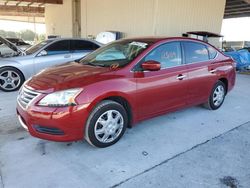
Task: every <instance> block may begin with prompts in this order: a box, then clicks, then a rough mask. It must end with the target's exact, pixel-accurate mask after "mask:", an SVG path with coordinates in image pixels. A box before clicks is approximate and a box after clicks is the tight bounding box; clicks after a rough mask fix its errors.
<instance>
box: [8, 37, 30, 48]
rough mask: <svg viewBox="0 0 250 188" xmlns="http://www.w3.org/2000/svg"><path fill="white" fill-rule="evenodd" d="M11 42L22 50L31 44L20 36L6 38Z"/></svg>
mask: <svg viewBox="0 0 250 188" xmlns="http://www.w3.org/2000/svg"><path fill="white" fill-rule="evenodd" d="M6 39H7V40H8V41H10V42H11V43H13V44H15V45H16V46H18V47H19V48H20V49H22V50H26V49H27V48H29V47H31V44H29V43H27V42H25V41H24V40H23V39H20V38H6Z"/></svg>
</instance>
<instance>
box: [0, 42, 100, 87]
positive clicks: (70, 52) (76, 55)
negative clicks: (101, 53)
mask: <svg viewBox="0 0 250 188" xmlns="http://www.w3.org/2000/svg"><path fill="white" fill-rule="evenodd" d="M0 42H2V43H4V44H6V45H7V46H8V47H9V48H11V49H12V50H13V53H12V54H7V55H3V54H2V55H1V54H0V89H1V90H3V91H16V90H18V89H19V88H20V87H21V85H22V84H23V82H24V81H25V80H26V79H28V78H29V77H31V76H32V75H34V74H36V73H38V72H40V71H41V70H43V69H45V68H47V67H51V66H55V65H59V64H63V63H66V62H70V61H75V60H77V59H80V58H82V57H84V56H86V55H87V54H88V53H90V52H92V51H94V50H96V49H97V48H99V47H100V46H101V44H100V43H98V42H96V41H94V40H87V39H72V38H56V39H49V40H46V41H43V42H41V43H39V44H37V45H34V46H32V47H30V48H28V49H27V50H25V51H23V50H21V49H20V48H18V47H17V46H15V45H14V44H13V43H10V42H9V41H8V40H5V39H4V38H2V37H0Z"/></svg>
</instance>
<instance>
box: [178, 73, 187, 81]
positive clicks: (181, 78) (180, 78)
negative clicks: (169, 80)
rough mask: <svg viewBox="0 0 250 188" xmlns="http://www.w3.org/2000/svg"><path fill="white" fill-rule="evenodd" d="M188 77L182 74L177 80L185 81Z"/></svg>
mask: <svg viewBox="0 0 250 188" xmlns="http://www.w3.org/2000/svg"><path fill="white" fill-rule="evenodd" d="M186 77H187V76H186V75H182V74H179V75H178V76H177V77H176V79H177V80H183V79H184V78H186Z"/></svg>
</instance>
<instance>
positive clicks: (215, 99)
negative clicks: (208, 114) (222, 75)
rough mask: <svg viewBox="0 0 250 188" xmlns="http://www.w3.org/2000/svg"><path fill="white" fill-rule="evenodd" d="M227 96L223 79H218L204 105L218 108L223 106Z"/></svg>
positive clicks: (213, 108)
mask: <svg viewBox="0 0 250 188" xmlns="http://www.w3.org/2000/svg"><path fill="white" fill-rule="evenodd" d="M225 96H226V87H225V84H224V83H223V82H222V81H218V82H217V83H216V84H215V85H214V87H213V90H212V92H211V94H210V96H209V99H208V101H207V103H205V104H204V106H205V107H206V108H208V109H210V110H217V109H218V108H220V107H221V105H222V104H223V102H224V99H225Z"/></svg>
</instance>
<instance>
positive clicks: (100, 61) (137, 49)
mask: <svg viewBox="0 0 250 188" xmlns="http://www.w3.org/2000/svg"><path fill="white" fill-rule="evenodd" d="M149 46H150V45H149V43H146V42H138V41H132V40H125V41H124V40H123V41H118V42H114V43H112V44H109V45H107V46H105V47H102V48H100V49H99V50H97V51H94V52H93V53H91V54H90V55H88V56H86V57H85V58H83V59H82V60H81V61H80V63H83V64H88V65H92V66H102V67H110V66H115V67H124V66H126V65H127V64H129V63H130V62H131V61H132V60H134V59H135V58H136V57H137V56H138V55H140V54H141V53H142V52H143V51H144V50H145V49H147V48H148V47H149Z"/></svg>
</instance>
